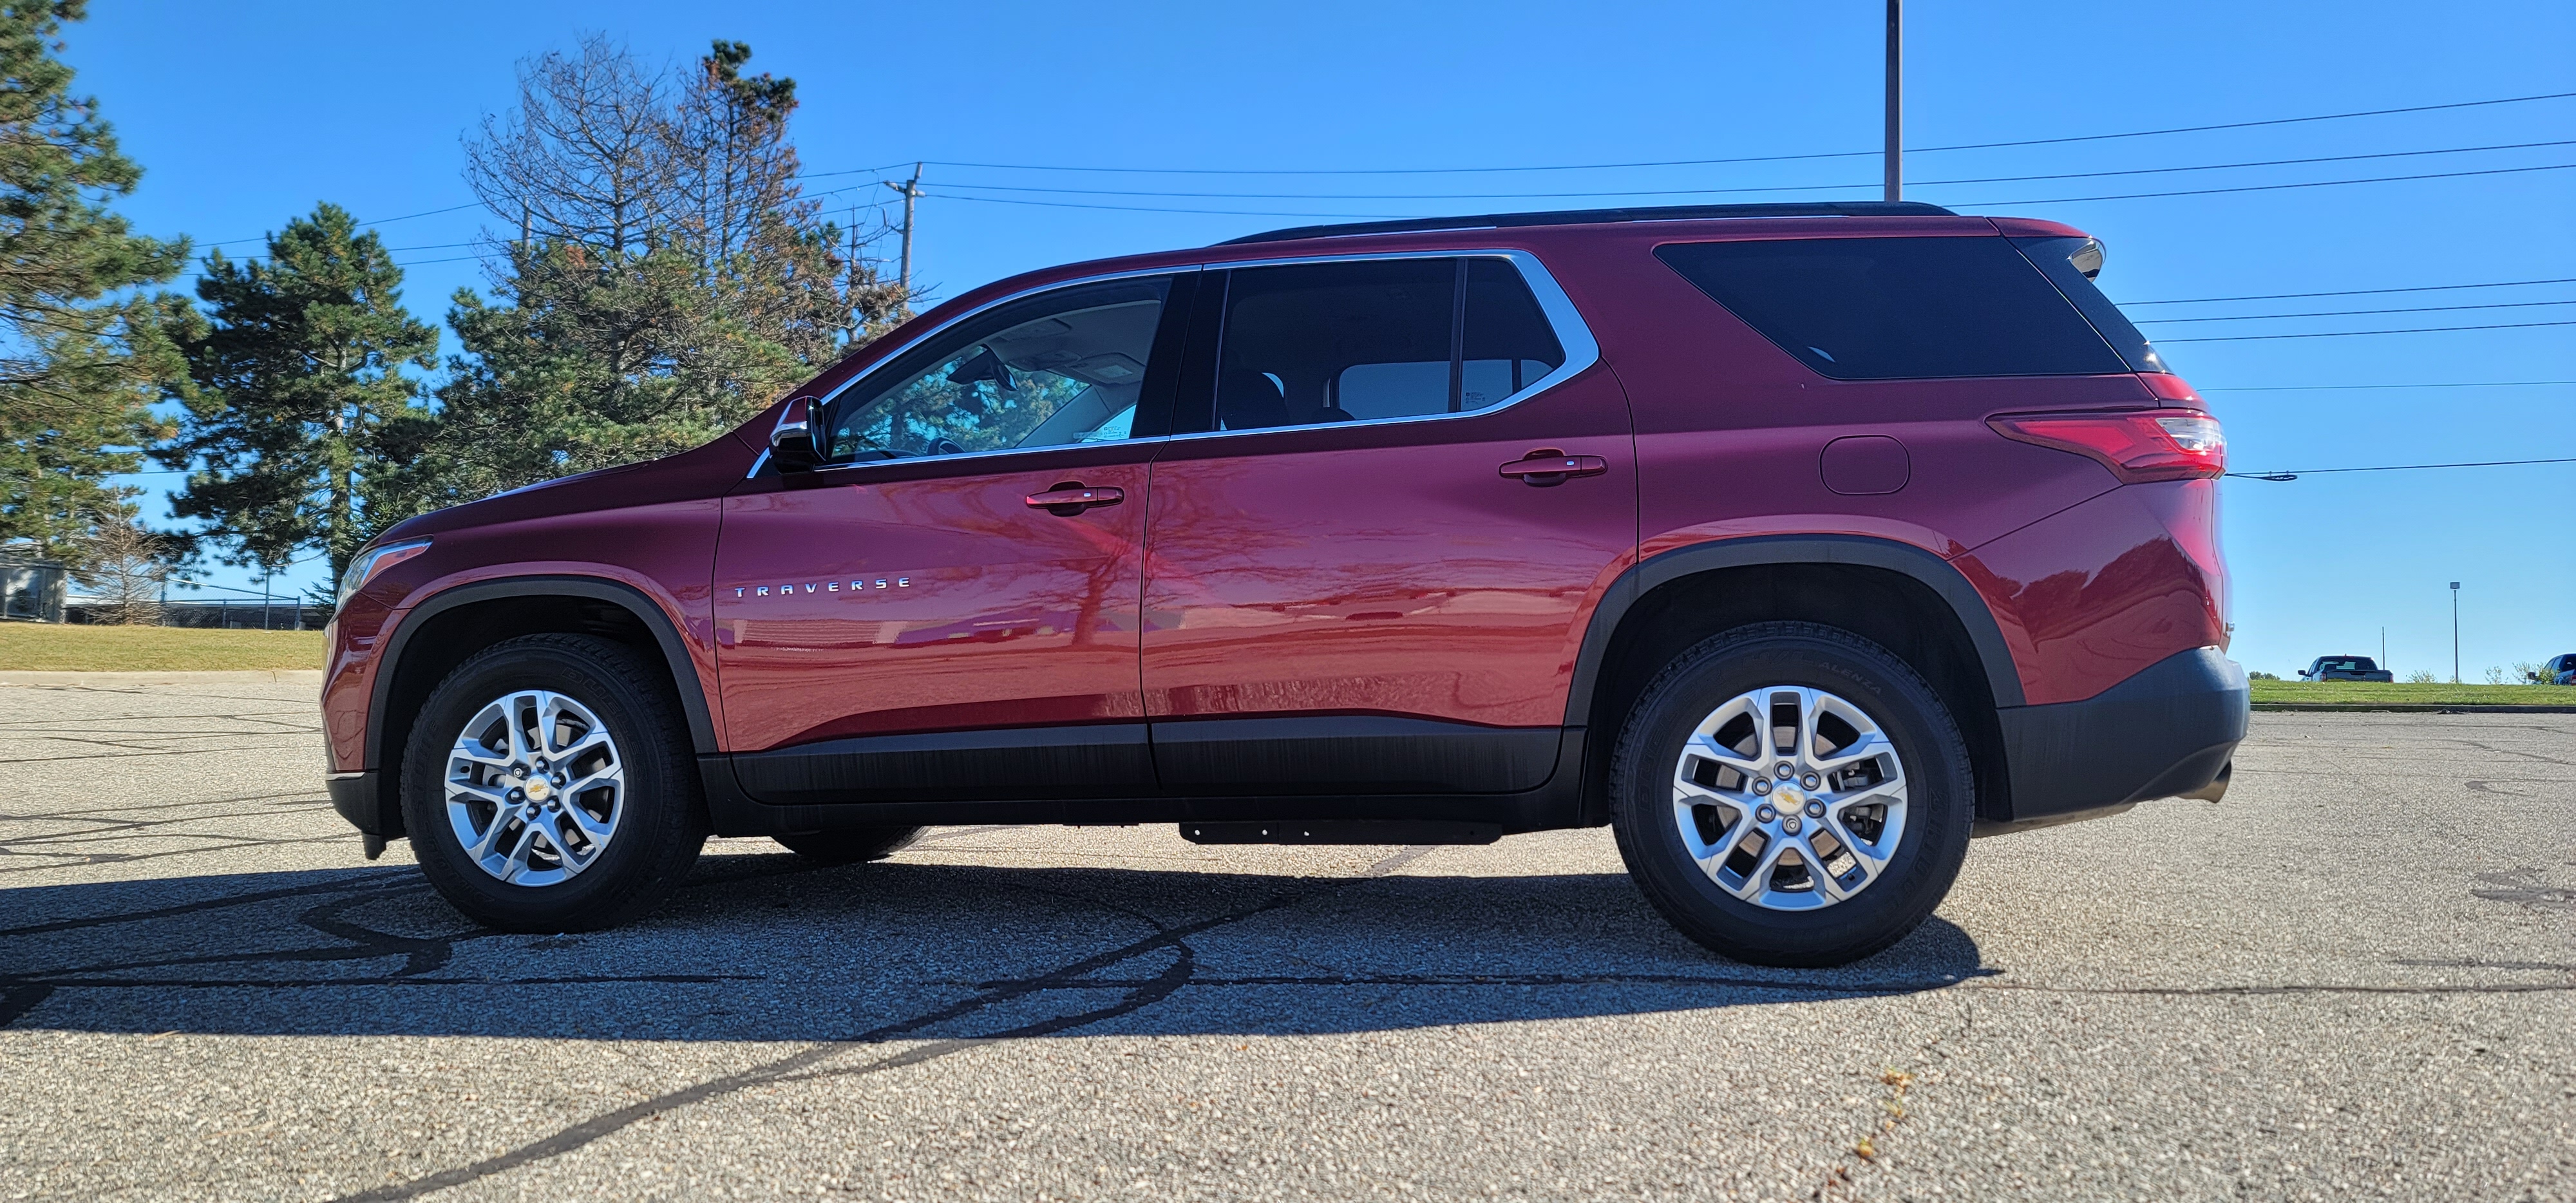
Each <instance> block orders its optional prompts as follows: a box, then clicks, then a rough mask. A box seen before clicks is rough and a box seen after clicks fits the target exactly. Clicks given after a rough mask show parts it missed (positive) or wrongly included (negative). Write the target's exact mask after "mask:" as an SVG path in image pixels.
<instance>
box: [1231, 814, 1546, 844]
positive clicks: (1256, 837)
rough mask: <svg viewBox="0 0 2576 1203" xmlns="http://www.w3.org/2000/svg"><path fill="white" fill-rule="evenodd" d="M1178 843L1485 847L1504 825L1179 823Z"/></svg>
mask: <svg viewBox="0 0 2576 1203" xmlns="http://www.w3.org/2000/svg"><path fill="white" fill-rule="evenodd" d="M1181 838H1182V839H1185V840H1188V841H1189V842H1191V843H1193V844H1490V843H1493V842H1494V841H1496V840H1499V839H1501V838H1503V825H1502V824H1500V823H1444V822H1439V821H1437V820H1432V819H1330V820H1326V821H1323V822H1319V823H1300V822H1279V823H1264V822H1250V823H1183V824H1181Z"/></svg>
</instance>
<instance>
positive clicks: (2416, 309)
mask: <svg viewBox="0 0 2576 1203" xmlns="http://www.w3.org/2000/svg"><path fill="white" fill-rule="evenodd" d="M2546 305H2576V301H2498V302H2495V303H2492V304H2487V305H2417V306H2413V307H2410V308H2404V309H2327V310H2322V311H2319V312H2315V313H2239V314H2231V315H2229V316H2227V317H2142V318H2135V319H2132V320H2134V321H2135V322H2136V323H2137V324H2138V325H2141V326H2156V325H2173V324H2176V323H2181V322H2269V321H2278V320H2280V319H2282V318H2293V317H2361V316H2364V315H2367V314H2374V313H2455V312H2458V311H2460V310H2463V309H2536V308H2539V307H2542V306H2546Z"/></svg>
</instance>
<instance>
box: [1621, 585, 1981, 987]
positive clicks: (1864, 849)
mask: <svg viewBox="0 0 2576 1203" xmlns="http://www.w3.org/2000/svg"><path fill="white" fill-rule="evenodd" d="M1611 791H1612V793H1611V824H1612V827H1613V829H1614V831H1615V833H1616V835H1617V837H1618V841H1619V852H1620V856H1621V857H1622V858H1623V859H1624V860H1626V862H1627V864H1628V871H1629V874H1630V876H1632V877H1633V878H1635V880H1636V882H1637V885H1638V888H1639V889H1641V890H1642V891H1644V893H1645V895H1646V897H1647V899H1648V900H1649V901H1651V902H1652V903H1653V904H1654V905H1655V908H1656V909H1657V910H1659V911H1662V912H1663V914H1664V917H1665V918H1666V919H1669V920H1671V921H1672V924H1673V926H1674V927H1676V928H1678V929H1680V930H1681V932H1682V933H1683V934H1684V935H1687V936H1689V937H1690V938H1692V939H1694V940H1697V941H1698V942H1699V943H1701V944H1703V945H1705V946H1707V947H1708V948H1710V949H1711V950H1713V951H1716V952H1719V953H1722V954H1724V955H1726V956H1729V957H1732V958H1734V959H1736V960H1740V961H1750V962H1754V963H1757V964H1766V965H1806V966H1812V965H1839V964H1842V963H1844V962H1846V961H1852V960H1857V959H1859V958H1861V957H1865V956H1868V955H1870V954H1871V953H1874V952H1877V951H1879V950H1881V949H1883V948H1886V947H1887V946H1888V945H1890V944H1894V943H1895V942H1896V941H1898V940H1900V939H1902V938H1904V936H1905V934H1906V933H1907V932H1910V931H1912V930H1914V928H1915V927H1916V926H1917V925H1919V924H1921V923H1922V922H1923V920H1924V919H1925V918H1927V917H1928V916H1930V915H1931V913H1932V910H1933V908H1934V907H1936V906H1938V905H1939V904H1940V902H1941V899H1942V897H1943V895H1945V894H1947V893H1948V892H1949V889H1950V883H1951V881H1952V880H1953V879H1955V878H1956V877H1957V876H1958V871H1959V864H1960V862H1961V860H1962V859H1963V858H1964V857H1965V855H1966V852H1967V843H1968V827H1969V823H1970V819H1971V814H1972V799H1973V796H1974V793H1973V788H1972V785H1971V782H1970V777H1969V766H1968V752H1967V746H1966V744H1965V742H1964V741H1963V740H1961V739H1960V737H1959V729H1958V724H1957V723H1956V722H1955V721H1954V720H1953V719H1952V718H1951V716H1950V713H1949V711H1948V709H1947V708H1946V707H1944V706H1943V705H1942V703H1941V700H1940V697H1939V695H1937V694H1935V693H1934V692H1933V691H1932V688H1931V686H1930V685H1928V684H1926V683H1925V682H1924V680H1923V679H1922V677H1921V676H1919V675H1917V674H1916V673H1915V672H1914V670H1913V669H1911V668H1910V667H1908V666H1907V665H1906V664H1905V662H1904V661H1902V660H1899V659H1897V658H1896V657H1895V656H1894V655H1892V654H1891V653H1889V652H1888V651H1887V650H1886V649H1884V648H1881V647H1879V646H1878V645H1877V644H1874V643H1871V642H1869V641H1868V640H1865V639H1862V638H1860V637H1859V636H1856V635H1853V634H1851V633H1849V632H1847V631H1842V630H1838V629H1835V628H1831V627H1823V626H1816V625H1813V624H1808V623H1763V624H1759V625H1755V626H1750V627H1744V628H1740V629H1738V630H1734V631H1728V632H1726V633H1724V634H1721V635H1718V636H1715V637H1713V638H1711V639H1708V640H1707V641H1705V642H1703V643H1701V644H1699V645H1698V646H1696V647H1693V648H1692V649H1691V650H1689V651H1688V652H1685V653H1683V654H1682V655H1681V656H1680V657H1678V658H1677V659H1675V660H1674V661H1673V663H1672V664H1671V665H1670V666H1668V667H1667V668H1666V669H1665V670H1664V671H1663V673H1662V674H1661V675H1659V676H1658V677H1657V678H1656V679H1655V680H1654V682H1653V683H1652V684H1650V685H1649V686H1647V688H1646V691H1645V695H1644V696H1643V697H1642V698H1641V699H1639V701H1638V703H1637V705H1636V708H1635V709H1634V710H1633V711H1631V712H1630V716H1629V719H1628V722H1627V725H1626V727H1625V729H1624V730H1623V731H1622V732H1621V734H1620V740H1619V747H1618V751H1617V753H1616V759H1615V761H1614V764H1613V768H1612V779H1611Z"/></svg>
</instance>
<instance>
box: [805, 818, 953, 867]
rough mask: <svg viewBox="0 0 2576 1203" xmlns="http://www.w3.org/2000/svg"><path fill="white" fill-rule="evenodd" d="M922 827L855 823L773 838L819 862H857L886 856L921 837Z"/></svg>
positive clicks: (849, 863)
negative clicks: (870, 825)
mask: <svg viewBox="0 0 2576 1203" xmlns="http://www.w3.org/2000/svg"><path fill="white" fill-rule="evenodd" d="M924 830H926V828H921V827H853V828H849V829H847V830H842V831H801V832H797V833H795V834H793V835H774V836H771V837H769V838H771V839H774V840H776V841H778V842H779V843H780V844H782V845H784V846H785V847H786V849H787V850H788V851H790V852H793V853H795V854H796V855H798V856H801V857H803V858H805V859H806V860H809V861H812V862H814V863H815V864H817V865H825V866H830V865H855V864H858V863H860V862H862V861H872V860H884V859H885V858H887V857H889V856H892V855H894V854H895V853H897V852H901V851H903V850H904V848H906V847H907V846H909V845H910V844H911V843H912V842H913V841H914V840H917V839H920V838H921V833H922V832H923V831H924Z"/></svg>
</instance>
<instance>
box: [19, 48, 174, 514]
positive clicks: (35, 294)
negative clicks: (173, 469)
mask: <svg viewBox="0 0 2576 1203" xmlns="http://www.w3.org/2000/svg"><path fill="white" fill-rule="evenodd" d="M85 7H86V5H85V0H49V2H48V0H0V264H5V265H7V266H6V269H5V270H0V541H9V542H14V543H17V544H18V545H19V546H21V547H24V548H27V549H28V550H31V551H33V552H35V553H36V554H38V555H41V556H46V557H50V558H58V559H65V560H69V561H71V562H73V563H75V564H77V563H79V562H81V561H82V559H83V556H84V550H83V549H84V548H85V547H86V546H87V539H88V536H89V534H90V532H91V531H93V530H94V529H95V528H96V527H97V526H98V525H99V524H100V523H101V522H108V523H121V522H123V521H125V520H126V519H127V516H128V515H127V511H128V510H130V508H131V507H130V505H129V503H128V500H127V499H128V498H130V497H132V496H133V495H134V493H135V492H136V490H134V489H131V488H121V487H117V486H113V485H110V484H109V483H107V480H106V478H107V477H108V476H109V475H111V474H113V473H118V472H131V471H134V470H136V469H138V468H140V467H141V466H142V462H141V449H142V447H143V446H145V445H147V444H149V443H151V442H154V441H156V440H158V439H159V438H161V437H163V436H164V435H166V433H167V428H166V426H164V425H163V424H162V423H160V422H159V421H157V420H156V419H154V418H153V417H152V415H151V413H150V411H149V410H148V409H147V408H146V407H147V406H149V405H150V404H151V403H152V401H153V400H154V399H155V398H156V397H157V396H158V389H157V387H156V386H157V382H159V381H161V380H163V379H166V378H168V377H169V376H170V375H172V374H174V373H175V372H176V371H177V369H178V364H177V361H176V359H175V356H174V355H173V354H172V351H171V348H170V346H169V345H168V343H167V342H166V341H165V340H163V339H162V338H161V336H160V320H161V317H162V316H163V315H164V314H165V313H167V312H169V311H171V310H173V309H175V308H177V307H180V306H182V305H184V302H182V301H180V300H179V299H178V298H175V297H159V298H155V297H144V296H140V295H138V294H137V292H136V290H137V289H139V288H140V287H141V286H145V285H150V284H155V283H159V282H161V281H164V280H168V279H169V278H170V277H172V276H173V275H175V274H177V273H178V271H179V269H180V267H181V266H182V265H184V264H185V263H186V262H187V256H188V244H187V241H186V240H185V239H176V240H167V241H165V240H161V239H155V238H144V237H137V236H135V235H134V234H132V233H131V232H130V229H129V227H128V226H127V224H126V222H125V219H124V218H123V217H120V216H118V215H117V214H115V213H113V212H111V211H110V209H109V207H108V206H109V204H110V203H111V202H112V201H114V200H115V198H117V197H120V196H124V195H127V194H129V193H131V192H132V191H133V190H134V186H135V184H136V182H137V181H139V180H140V179H141V178H142V170H141V169H140V168H138V167H136V166H135V164H134V162H133V161H132V160H130V159H127V158H126V157H125V156H124V155H123V154H121V153H119V151H118V149H117V143H116V135H115V131H114V129H113V128H112V127H110V126H109V125H108V123H107V122H106V121H103V120H101V119H100V118H99V116H98V103H97V102H96V101H95V100H92V99H88V98H85V97H75V96H73V95H71V94H70V90H69V89H70V87H71V82H72V70H71V68H70V67H69V66H67V65H65V64H64V63H63V62H62V60H61V59H59V58H57V57H56V55H57V54H58V53H59V52H60V50H61V49H62V47H61V43H60V42H59V41H57V40H56V39H57V36H58V35H59V34H60V33H61V30H62V24H63V23H64V22H66V21H77V20H79V19H80V18H81V16H82V15H83V9H84V8H85Z"/></svg>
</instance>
